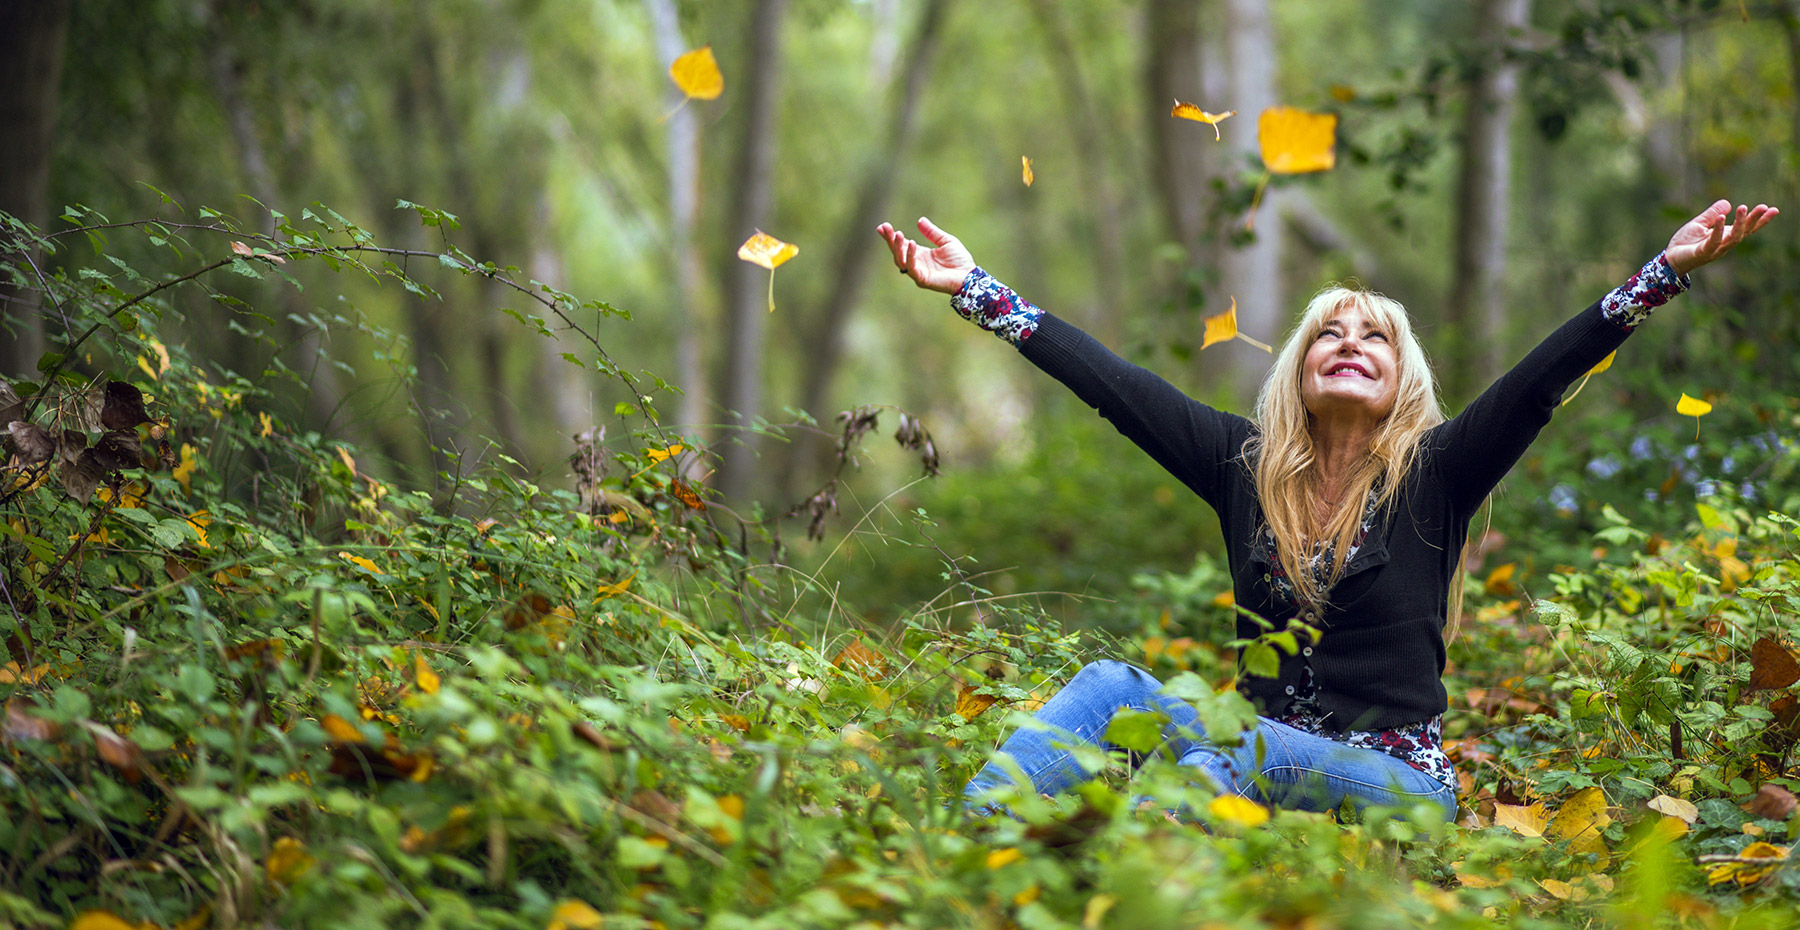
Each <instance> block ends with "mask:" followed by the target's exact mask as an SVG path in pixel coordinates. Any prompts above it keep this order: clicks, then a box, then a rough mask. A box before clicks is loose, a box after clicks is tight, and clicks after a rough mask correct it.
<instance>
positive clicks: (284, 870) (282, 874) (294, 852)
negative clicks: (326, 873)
mask: <svg viewBox="0 0 1800 930" xmlns="http://www.w3.org/2000/svg"><path fill="white" fill-rule="evenodd" d="M312 865H313V857H312V855H311V854H310V853H308V852H307V851H306V846H305V844H303V843H301V842H300V841H299V840H297V839H294V838H293V837H291V836H284V837H282V838H281V839H278V840H276V841H275V848H274V849H273V850H271V851H270V852H269V862H268V864H267V866H266V868H267V869H268V872H269V880H270V881H273V882H277V883H279V884H283V885H292V884H293V883H294V881H295V880H296V879H298V878H299V877H300V876H302V875H305V874H306V870H307V869H310V868H312Z"/></svg>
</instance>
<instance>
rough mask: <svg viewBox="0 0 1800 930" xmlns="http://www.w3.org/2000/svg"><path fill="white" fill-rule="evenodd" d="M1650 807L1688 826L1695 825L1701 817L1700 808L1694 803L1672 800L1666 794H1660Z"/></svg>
mask: <svg viewBox="0 0 1800 930" xmlns="http://www.w3.org/2000/svg"><path fill="white" fill-rule="evenodd" d="M1648 807H1649V808H1650V809H1651V810H1653V811H1655V812H1657V813H1659V814H1667V815H1668V816H1670V817H1674V818H1676V819H1678V820H1680V821H1681V822H1682V823H1686V824H1691V823H1693V822H1694V821H1695V820H1696V819H1697V818H1699V816H1700V808H1698V807H1695V806H1694V802H1692V801H1683V800H1681V799H1680V798H1672V797H1669V796H1668V795H1666V794H1659V795H1657V796H1656V797H1654V798H1652V799H1651V800H1650V803H1649V805H1648Z"/></svg>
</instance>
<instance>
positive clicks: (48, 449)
mask: <svg viewBox="0 0 1800 930" xmlns="http://www.w3.org/2000/svg"><path fill="white" fill-rule="evenodd" d="M6 429H7V432H9V433H11V434H12V441H13V448H15V449H17V450H19V459H20V460H21V461H22V462H24V463H25V464H26V465H36V464H37V463H39V462H47V461H49V460H50V456H52V455H54V454H56V441H55V440H53V439H51V438H50V434H49V433H46V432H44V430H43V429H42V428H41V427H39V426H37V425H36V424H34V423H27V422H25V421H23V420H14V421H12V422H11V423H8V424H7V425H6Z"/></svg>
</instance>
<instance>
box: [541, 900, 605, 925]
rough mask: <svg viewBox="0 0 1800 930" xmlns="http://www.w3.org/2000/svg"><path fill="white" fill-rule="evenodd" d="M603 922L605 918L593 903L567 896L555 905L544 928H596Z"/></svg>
mask: <svg viewBox="0 0 1800 930" xmlns="http://www.w3.org/2000/svg"><path fill="white" fill-rule="evenodd" d="M605 924H606V918H604V917H602V916H600V912H599V911H596V910H594V906H593V905H591V904H589V903H587V902H586V901H583V900H581V899H580V898H568V899H565V900H564V901H563V902H562V903H561V904H558V905H557V906H556V910H555V911H554V912H552V913H551V914H550V923H549V924H547V925H545V928H544V930H597V928H599V927H602V926H604V925H605Z"/></svg>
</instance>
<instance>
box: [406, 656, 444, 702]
mask: <svg viewBox="0 0 1800 930" xmlns="http://www.w3.org/2000/svg"><path fill="white" fill-rule="evenodd" d="M413 680H414V681H417V682H418V683H419V690H420V691H423V692H425V693H426V694H436V693H438V687H439V685H441V684H442V683H443V680H442V679H440V678H438V673H437V672H434V671H432V670H431V666H429V665H427V664H425V656H424V654H423V653H420V654H419V655H416V656H413Z"/></svg>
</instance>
